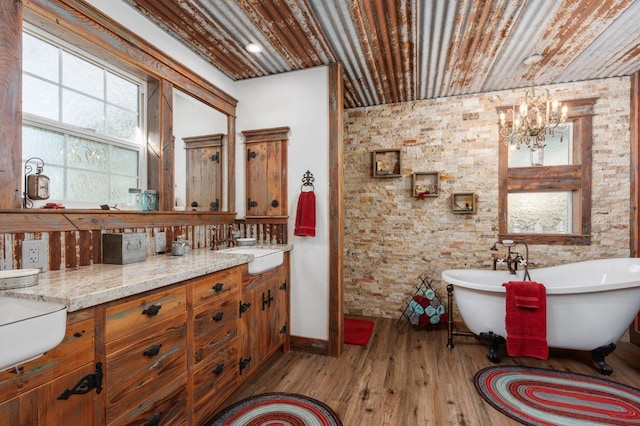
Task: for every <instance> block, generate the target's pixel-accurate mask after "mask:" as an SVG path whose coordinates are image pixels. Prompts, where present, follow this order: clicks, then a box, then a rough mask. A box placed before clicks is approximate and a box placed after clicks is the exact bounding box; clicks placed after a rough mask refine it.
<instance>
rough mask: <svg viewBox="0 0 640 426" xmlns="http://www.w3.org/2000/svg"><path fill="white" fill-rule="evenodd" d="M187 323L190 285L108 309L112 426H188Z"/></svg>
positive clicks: (107, 393)
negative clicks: (188, 289) (151, 425)
mask: <svg viewBox="0 0 640 426" xmlns="http://www.w3.org/2000/svg"><path fill="white" fill-rule="evenodd" d="M187 318H188V313H187V300H186V288H185V286H184V285H178V286H173V287H169V288H163V289H161V290H157V291H154V292H150V293H145V294H143V295H138V296H133V297H130V298H127V299H123V300H120V301H116V302H112V303H110V304H108V305H107V307H106V309H105V354H106V369H105V399H106V416H107V424H108V425H123V424H145V423H148V424H186V423H187Z"/></svg>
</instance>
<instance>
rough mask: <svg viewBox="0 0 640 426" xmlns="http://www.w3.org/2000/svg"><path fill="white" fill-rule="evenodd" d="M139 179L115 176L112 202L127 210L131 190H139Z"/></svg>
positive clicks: (112, 185) (112, 184)
mask: <svg viewBox="0 0 640 426" xmlns="http://www.w3.org/2000/svg"><path fill="white" fill-rule="evenodd" d="M137 187H138V179H137V178H132V177H127V176H113V177H112V178H111V200H112V202H113V203H115V204H117V205H118V207H119V208H126V206H127V197H128V196H129V188H137Z"/></svg>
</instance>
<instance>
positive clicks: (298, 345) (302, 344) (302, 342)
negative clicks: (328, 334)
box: [289, 336, 329, 355]
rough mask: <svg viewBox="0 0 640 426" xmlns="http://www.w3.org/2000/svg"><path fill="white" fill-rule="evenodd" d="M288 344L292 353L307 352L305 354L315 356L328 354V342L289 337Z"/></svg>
mask: <svg viewBox="0 0 640 426" xmlns="http://www.w3.org/2000/svg"><path fill="white" fill-rule="evenodd" d="M289 342H290V345H291V350H292V351H297V352H307V353H311V354H316V355H328V354H329V342H328V341H326V340H319V339H310V338H308V337H299V336H291V338H290V340H289Z"/></svg>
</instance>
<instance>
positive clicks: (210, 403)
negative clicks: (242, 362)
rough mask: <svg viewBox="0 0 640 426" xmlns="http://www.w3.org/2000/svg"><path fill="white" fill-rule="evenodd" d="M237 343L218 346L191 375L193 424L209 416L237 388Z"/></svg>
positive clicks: (199, 422)
mask: <svg viewBox="0 0 640 426" xmlns="http://www.w3.org/2000/svg"><path fill="white" fill-rule="evenodd" d="M238 362H239V352H238V345H237V344H229V345H226V346H225V347H222V348H219V350H218V353H217V354H216V355H215V356H214V357H213V358H211V361H210V362H203V363H202V365H200V366H198V367H197V368H196V369H195V371H194V375H193V389H194V395H193V401H194V407H193V415H194V418H193V420H194V424H201V422H202V420H206V419H208V418H210V417H211V416H212V415H213V414H214V413H215V412H216V411H217V409H218V407H219V406H220V405H221V404H222V403H223V402H224V401H225V400H226V399H227V398H228V397H229V396H230V395H231V394H232V393H233V392H234V390H235V389H236V388H237V384H238V377H239V370H238V368H239V367H238Z"/></svg>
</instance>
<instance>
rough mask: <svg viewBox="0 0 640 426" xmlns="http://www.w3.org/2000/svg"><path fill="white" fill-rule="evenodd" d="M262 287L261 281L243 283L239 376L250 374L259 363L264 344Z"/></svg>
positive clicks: (264, 324) (239, 332) (264, 323)
mask: <svg viewBox="0 0 640 426" xmlns="http://www.w3.org/2000/svg"><path fill="white" fill-rule="evenodd" d="M263 289H264V285H263V284H262V282H261V281H253V282H251V283H249V284H248V285H244V284H243V290H242V298H241V300H240V306H241V308H240V309H241V312H240V325H239V331H238V334H239V335H240V336H241V344H240V348H241V354H240V363H241V367H240V376H241V377H242V376H246V375H248V374H250V373H251V372H252V371H253V370H254V369H255V368H256V367H257V366H258V365H259V363H260V361H261V358H262V352H263V349H262V348H263V347H264V346H265V345H266V343H265V332H264V330H265V327H266V322H265V316H264V314H263V312H262V307H261V302H262V293H263ZM243 309H244V311H242V310H243Z"/></svg>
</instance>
